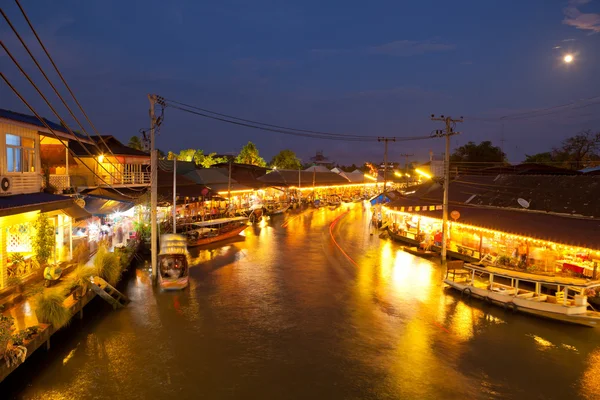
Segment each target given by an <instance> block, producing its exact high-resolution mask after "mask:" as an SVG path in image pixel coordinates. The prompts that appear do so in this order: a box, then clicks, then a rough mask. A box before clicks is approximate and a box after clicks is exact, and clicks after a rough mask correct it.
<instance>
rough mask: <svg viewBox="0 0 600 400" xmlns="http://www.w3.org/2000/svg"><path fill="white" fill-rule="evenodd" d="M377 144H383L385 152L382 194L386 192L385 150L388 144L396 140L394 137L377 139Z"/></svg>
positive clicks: (385, 154) (384, 155) (384, 157)
mask: <svg viewBox="0 0 600 400" xmlns="http://www.w3.org/2000/svg"><path fill="white" fill-rule="evenodd" d="M377 141H378V142H383V143H384V144H385V150H384V152H383V193H385V192H386V188H387V169H388V168H387V167H388V166H387V149H388V142H395V141H396V138H395V137H378V138H377Z"/></svg>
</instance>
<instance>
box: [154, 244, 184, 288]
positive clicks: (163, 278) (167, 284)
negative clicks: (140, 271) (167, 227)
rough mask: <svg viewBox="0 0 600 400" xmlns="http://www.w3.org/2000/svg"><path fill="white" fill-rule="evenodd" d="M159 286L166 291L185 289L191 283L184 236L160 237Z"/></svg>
mask: <svg viewBox="0 0 600 400" xmlns="http://www.w3.org/2000/svg"><path fill="white" fill-rule="evenodd" d="M158 265H159V272H160V273H159V274H158V277H159V278H158V279H159V284H160V287H161V288H163V289H165V290H177V289H183V288H185V287H186V286H187V285H188V283H189V268H188V267H189V266H188V251H187V239H186V237H185V236H183V235H177V234H164V235H161V237H160V253H159V254H158Z"/></svg>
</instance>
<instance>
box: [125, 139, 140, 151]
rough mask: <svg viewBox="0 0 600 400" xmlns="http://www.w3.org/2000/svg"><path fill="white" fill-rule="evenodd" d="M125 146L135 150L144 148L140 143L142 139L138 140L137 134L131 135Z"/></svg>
mask: <svg viewBox="0 0 600 400" xmlns="http://www.w3.org/2000/svg"><path fill="white" fill-rule="evenodd" d="M127 146H128V147H131V148H132V149H136V150H142V151H143V150H144V146H143V145H142V141H141V140H140V138H139V136H132V137H131V139H129V143H127Z"/></svg>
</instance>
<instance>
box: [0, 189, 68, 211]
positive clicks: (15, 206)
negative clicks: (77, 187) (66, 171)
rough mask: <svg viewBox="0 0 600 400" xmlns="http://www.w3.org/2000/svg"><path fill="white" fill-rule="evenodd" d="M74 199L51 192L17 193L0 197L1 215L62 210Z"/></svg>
mask: <svg viewBox="0 0 600 400" xmlns="http://www.w3.org/2000/svg"><path fill="white" fill-rule="evenodd" d="M72 204H74V203H73V199H72V198H71V197H68V196H60V195H57V194H50V193H43V192H40V193H30V194H17V195H14V196H3V197H0V216H5V215H13V214H20V213H24V212H29V211H36V210H41V211H42V212H48V211H54V210H60V209H61V208H66V207H69V206H71V205H72Z"/></svg>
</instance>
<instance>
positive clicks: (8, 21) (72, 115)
mask: <svg viewBox="0 0 600 400" xmlns="http://www.w3.org/2000/svg"><path fill="white" fill-rule="evenodd" d="M0 13H2V16H3V17H4V19H5V20H6V22H7V23H8V25H9V26H10V28H11V29H12V31H13V32H14V34H15V36H16V37H17V38H18V39H19V41H20V42H21V44H22V45H23V47H24V48H25V50H26V51H27V53H28V54H29V57H31V59H32V60H33V62H34V63H35V65H36V66H37V68H38V70H39V71H40V72H41V73H42V75H43V76H44V78H45V79H46V81H47V82H48V83H49V84H50V87H52V89H53V90H54V93H55V94H56V96H58V98H59V99H60V101H61V102H62V104H63V105H64V106H65V108H66V109H67V111H68V112H69V114H70V115H71V117H72V118H73V119H74V120H75V122H76V123H77V124H78V125H79V127H80V128H81V130H82V131H83V132H84V133H85V134H86V135H87V137H88V138H89V139H90V141H91V142H92V144H93V145H94V146H95V147H96V148H97V149H98V150H99V151H100V152H101V153H103V150H102V149H101V148H100V147H99V146H98V144H96V142H95V141H94V139H92V137H91V136H90V135H89V134H88V133H87V132H86V131H85V128H84V127H83V125H82V124H81V122H79V120H78V119H77V117H76V116H75V114H74V113H73V111H72V110H71V108H70V107H69V105H68V104H67V102H66V101H65V99H64V98H63V97H62V96H61V94H60V93H59V91H58V89H56V86H54V84H53V83H52V81H51V80H50V78H49V77H48V75H47V74H46V72H44V69H43V68H42V67H41V65H40V64H39V63H38V61H37V59H36V58H35V56H34V55H33V54H32V53H31V51H30V50H29V47H28V46H27V44H26V43H25V41H24V40H23V39H22V38H21V35H19V32H17V30H16V28H15V27H14V25H13V24H12V22H11V21H10V19H9V18H8V16H7V15H6V14H5V13H4V11H3V10H2V9H0ZM3 47H4V46H3ZM61 122H63V121H61ZM73 134H74V133H73ZM74 136H76V135H75V134H74ZM79 144H80V145H81V146H82V147H84V146H85V145H84V144H82V143H81V141H79ZM108 151H109V152H110V153H111V154H112V155H113V157H114V154H113V153H112V151H110V149H108ZM107 161H108V163H109V164H110V165H111V166H112V167H113V168H115V165H114V164H113V163H112V162H111V161H110V159H108V160H107ZM117 162H118V159H117Z"/></svg>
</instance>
